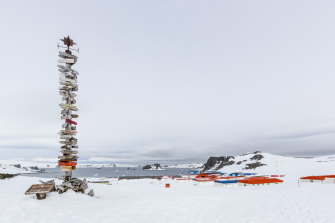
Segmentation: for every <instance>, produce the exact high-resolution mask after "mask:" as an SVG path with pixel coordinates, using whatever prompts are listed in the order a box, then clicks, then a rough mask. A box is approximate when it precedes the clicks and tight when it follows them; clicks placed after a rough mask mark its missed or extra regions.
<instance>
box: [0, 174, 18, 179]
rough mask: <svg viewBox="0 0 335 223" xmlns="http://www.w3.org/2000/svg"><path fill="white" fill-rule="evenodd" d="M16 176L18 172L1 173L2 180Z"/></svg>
mask: <svg viewBox="0 0 335 223" xmlns="http://www.w3.org/2000/svg"><path fill="white" fill-rule="evenodd" d="M15 176H16V174H7V173H0V179H1V180H3V179H8V178H13V177H15Z"/></svg>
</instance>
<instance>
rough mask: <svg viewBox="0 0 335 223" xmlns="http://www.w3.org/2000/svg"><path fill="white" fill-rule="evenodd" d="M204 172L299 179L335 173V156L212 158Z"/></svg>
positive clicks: (252, 155) (253, 155)
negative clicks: (246, 173)
mask: <svg viewBox="0 0 335 223" xmlns="http://www.w3.org/2000/svg"><path fill="white" fill-rule="evenodd" d="M203 170H219V171H221V172H254V173H258V174H285V175H287V176H292V177H299V176H305V175H320V174H334V173H335V155H333V156H319V157H286V156H279V155H273V154H269V153H262V152H254V153H247V154H243V155H240V156H235V157H234V156H220V157H210V158H209V159H208V160H207V162H206V163H205V165H204V169H203Z"/></svg>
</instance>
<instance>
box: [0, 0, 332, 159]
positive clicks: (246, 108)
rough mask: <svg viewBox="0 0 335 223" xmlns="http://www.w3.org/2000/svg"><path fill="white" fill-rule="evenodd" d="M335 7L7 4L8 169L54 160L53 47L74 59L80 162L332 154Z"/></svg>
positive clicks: (3, 22) (1, 131) (306, 1)
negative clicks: (12, 163) (65, 43)
mask: <svg viewBox="0 0 335 223" xmlns="http://www.w3.org/2000/svg"><path fill="white" fill-rule="evenodd" d="M334 11H335V2H334V1H333V0H329V1H323V0H319V1H315V0H313V1H310V0H296V1H292V0H286V1H284V0H281V1H269V0H263V1H260V0H253V1H250V0H240V1H224V0H218V1H205V0H203V1H198V0H169V1H163V0H151V1H146V0H143V1H142V0H141V1H139V0H132V1H131V0H118V1H82V0H80V1H72V0H71V1H68V0H66V1H62V0H58V1H32V0H29V1H4V2H2V3H1V7H0V28H1V38H0V39H1V49H0V57H1V62H0V64H1V74H0V84H1V85H0V100H1V110H0V114H1V115H0V150H1V152H2V153H1V157H0V159H13V158H27V159H30V158H56V157H57V156H58V155H59V147H60V146H59V145H58V135H57V132H58V131H59V130H60V128H61V124H62V121H61V120H60V107H59V106H58V104H59V103H60V102H61V99H60V96H59V95H58V90H57V87H58V70H57V66H56V65H57V55H58V49H57V47H56V45H57V43H59V42H60V41H59V39H60V38H62V37H64V36H66V35H70V36H71V37H72V38H73V39H74V41H75V42H76V43H77V44H78V47H79V48H80V53H79V54H78V56H79V60H78V62H77V64H76V65H75V66H74V69H76V70H77V71H79V73H80V76H79V92H78V95H79V96H78V98H77V101H78V107H79V115H80V118H79V119H78V123H79V124H78V140H79V154H80V156H81V157H82V158H84V159H88V158H91V159H92V160H98V159H101V157H108V158H109V159H110V160H115V161H131V160H146V159H152V160H158V159H185V160H205V159H207V157H208V156H210V155H212V156H216V155H235V154H240V153H245V152H248V151H255V150H261V151H264V152H271V153H274V154H282V155H320V154H334V153H335V26H334V24H335V14H334Z"/></svg>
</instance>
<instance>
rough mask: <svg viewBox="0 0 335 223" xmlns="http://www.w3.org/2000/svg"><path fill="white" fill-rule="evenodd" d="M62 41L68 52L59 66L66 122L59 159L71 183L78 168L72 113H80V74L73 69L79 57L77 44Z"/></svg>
mask: <svg viewBox="0 0 335 223" xmlns="http://www.w3.org/2000/svg"><path fill="white" fill-rule="evenodd" d="M61 41H63V44H64V46H63V48H65V49H66V50H65V52H62V51H60V52H59V57H60V59H59V60H58V62H59V63H60V64H59V65H58V68H59V69H58V70H59V71H60V77H59V84H60V87H59V94H60V95H61V96H62V100H63V103H61V104H60V107H61V109H62V111H61V119H62V120H64V123H63V125H62V129H61V131H60V132H59V135H60V141H59V142H60V143H61V153H62V155H61V156H59V157H58V165H59V166H61V168H62V170H63V171H65V176H64V181H66V182H70V181H71V178H72V170H74V169H75V168H76V165H77V159H78V157H77V156H76V155H75V154H77V151H76V150H75V148H77V138H75V135H76V133H77V130H76V125H77V122H75V121H73V120H72V119H74V118H76V117H78V115H77V114H72V112H75V111H78V109H77V107H76V100H75V97H76V96H77V95H76V94H75V93H74V92H76V91H78V84H77V78H78V74H79V73H78V72H77V71H75V70H73V69H72V66H73V65H74V64H75V63H76V62H77V59H78V57H77V56H75V55H73V54H72V51H71V50H72V49H71V48H70V47H73V45H75V43H74V42H73V40H72V39H70V37H69V36H68V37H64V38H63V39H61Z"/></svg>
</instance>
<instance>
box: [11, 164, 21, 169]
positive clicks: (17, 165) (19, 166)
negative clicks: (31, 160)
mask: <svg viewBox="0 0 335 223" xmlns="http://www.w3.org/2000/svg"><path fill="white" fill-rule="evenodd" d="M13 166H15V167H16V168H21V164H14V165H13Z"/></svg>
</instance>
